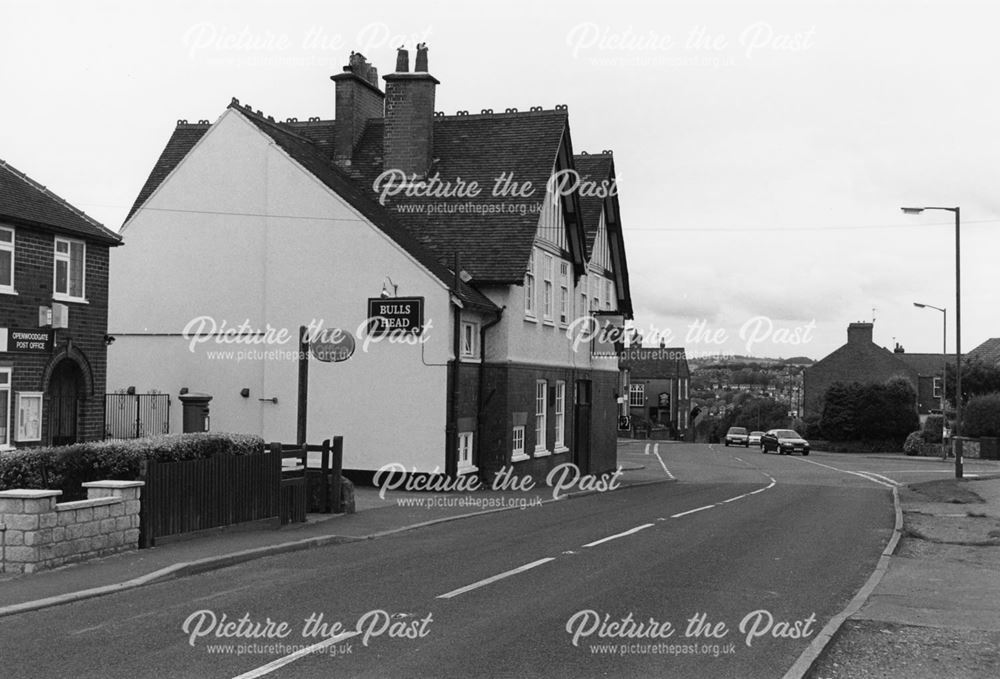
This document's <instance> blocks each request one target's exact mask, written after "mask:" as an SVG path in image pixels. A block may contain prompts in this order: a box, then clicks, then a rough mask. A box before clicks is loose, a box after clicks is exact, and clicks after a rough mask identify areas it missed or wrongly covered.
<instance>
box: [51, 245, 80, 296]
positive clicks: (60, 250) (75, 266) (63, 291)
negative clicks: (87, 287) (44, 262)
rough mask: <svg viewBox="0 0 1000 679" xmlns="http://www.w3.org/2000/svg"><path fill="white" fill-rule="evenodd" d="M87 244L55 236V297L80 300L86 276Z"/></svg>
mask: <svg viewBox="0 0 1000 679" xmlns="http://www.w3.org/2000/svg"><path fill="white" fill-rule="evenodd" d="M86 259H87V246H86V244H84V242H83V241H79V240H69V239H67V238H56V253H55V272H54V275H55V281H54V282H53V285H52V290H53V292H54V293H55V296H56V297H66V298H70V299H77V300H82V299H83V298H84V283H85V278H86V272H85V266H86V265H85V262H86Z"/></svg>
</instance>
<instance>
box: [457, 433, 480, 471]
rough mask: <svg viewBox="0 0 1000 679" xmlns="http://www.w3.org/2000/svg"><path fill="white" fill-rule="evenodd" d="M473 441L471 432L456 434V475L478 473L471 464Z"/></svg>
mask: <svg viewBox="0 0 1000 679" xmlns="http://www.w3.org/2000/svg"><path fill="white" fill-rule="evenodd" d="M474 441H475V438H474V433H473V432H471V431H462V432H459V433H458V473H459V474H468V473H469V472H474V471H479V470H478V469H477V468H476V466H475V465H474V464H472V454H473V447H472V446H473V443H474Z"/></svg>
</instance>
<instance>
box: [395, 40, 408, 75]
mask: <svg viewBox="0 0 1000 679" xmlns="http://www.w3.org/2000/svg"><path fill="white" fill-rule="evenodd" d="M409 72H410V53H409V51H407V49H406V48H405V47H403V46H402V45H400V46H399V47H397V48H396V73H409Z"/></svg>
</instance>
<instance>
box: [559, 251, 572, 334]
mask: <svg viewBox="0 0 1000 679" xmlns="http://www.w3.org/2000/svg"><path fill="white" fill-rule="evenodd" d="M569 307H570V296H569V262H567V261H565V260H559V325H562V326H565V325H567V324H568V323H569V313H570V308H569Z"/></svg>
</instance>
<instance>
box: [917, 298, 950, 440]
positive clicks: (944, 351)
mask: <svg viewBox="0 0 1000 679" xmlns="http://www.w3.org/2000/svg"><path fill="white" fill-rule="evenodd" d="M913 306H915V307H917V308H918V309H934V310H935V311H940V312H941V358H942V359H944V364H943V365H942V366H941V417H942V418H943V422H944V426H945V427H947V426H948V416H947V414H946V413H945V391H946V390H947V387H948V311H947V310H946V309H943V308H941V307H938V306H934V305H933V304H921V303H920V302H914V303H913Z"/></svg>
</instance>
